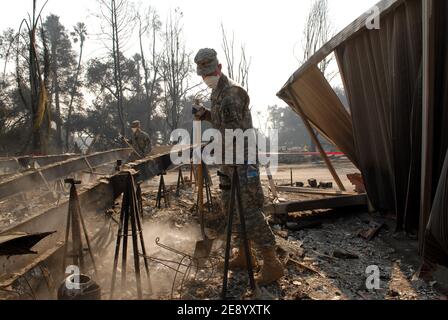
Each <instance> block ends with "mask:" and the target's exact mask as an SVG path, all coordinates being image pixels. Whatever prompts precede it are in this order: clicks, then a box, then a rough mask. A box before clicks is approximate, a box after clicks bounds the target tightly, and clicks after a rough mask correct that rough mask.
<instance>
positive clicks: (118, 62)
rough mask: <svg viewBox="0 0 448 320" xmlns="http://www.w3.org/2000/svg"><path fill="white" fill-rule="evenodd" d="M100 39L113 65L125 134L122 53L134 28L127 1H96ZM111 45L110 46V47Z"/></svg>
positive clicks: (119, 109) (130, 8) (116, 92)
mask: <svg viewBox="0 0 448 320" xmlns="http://www.w3.org/2000/svg"><path fill="white" fill-rule="evenodd" d="M98 1H99V3H100V11H101V13H100V15H99V17H100V18H101V19H102V21H103V24H102V25H101V29H102V37H105V38H106V41H105V46H106V48H107V49H108V50H109V53H110V56H111V57H112V60H113V64H114V85H115V92H114V96H115V98H116V100H117V112H118V118H119V121H120V127H121V134H122V135H123V136H124V135H125V133H126V119H125V113H124V86H123V77H122V68H123V58H124V55H123V51H124V48H125V47H126V44H127V41H129V39H131V36H132V33H133V31H134V27H135V15H134V13H133V10H132V7H131V5H130V4H129V1H128V0H98ZM111 44H112V46H111Z"/></svg>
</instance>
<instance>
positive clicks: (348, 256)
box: [333, 249, 359, 260]
mask: <svg viewBox="0 0 448 320" xmlns="http://www.w3.org/2000/svg"><path fill="white" fill-rule="evenodd" d="M333 257H335V258H338V259H344V260H356V259H359V256H358V255H357V254H355V253H352V252H349V251H347V250H340V249H336V250H334V251H333Z"/></svg>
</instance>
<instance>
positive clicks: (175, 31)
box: [160, 9, 193, 130]
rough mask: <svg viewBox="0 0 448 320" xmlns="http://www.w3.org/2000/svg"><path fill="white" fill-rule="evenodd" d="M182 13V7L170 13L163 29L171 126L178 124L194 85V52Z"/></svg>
mask: <svg viewBox="0 0 448 320" xmlns="http://www.w3.org/2000/svg"><path fill="white" fill-rule="evenodd" d="M182 17H183V13H182V12H181V11H180V10H179V9H176V10H175V11H174V13H170V15H169V17H168V19H167V22H166V25H165V31H164V33H163V41H164V51H163V55H162V61H161V68H160V76H161V77H162V80H163V87H164V91H165V102H164V104H163V107H162V111H163V113H164V115H165V116H166V121H167V124H168V127H169V129H171V130H175V129H177V128H178V126H179V121H180V118H181V115H182V108H183V104H184V102H185V99H186V97H187V94H188V92H189V91H190V90H192V89H193V87H189V78H190V74H191V71H192V65H191V59H190V57H191V54H190V53H188V52H187V51H186V49H185V43H184V40H183V28H182V24H181V22H182Z"/></svg>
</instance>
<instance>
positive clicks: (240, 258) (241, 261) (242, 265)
mask: <svg viewBox="0 0 448 320" xmlns="http://www.w3.org/2000/svg"><path fill="white" fill-rule="evenodd" d="M249 251H250V259H251V261H252V268H253V269H257V268H258V262H257V258H256V257H255V255H254V253H253V252H252V246H251V244H250V242H249ZM229 269H230V270H238V269H247V257H246V250H245V249H244V245H243V244H241V245H240V247H239V249H238V254H237V255H236V257H235V258H233V259H232V260H230V264H229Z"/></svg>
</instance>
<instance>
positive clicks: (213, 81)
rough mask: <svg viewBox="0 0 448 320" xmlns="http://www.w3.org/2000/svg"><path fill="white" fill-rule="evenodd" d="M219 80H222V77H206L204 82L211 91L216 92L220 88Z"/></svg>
mask: <svg viewBox="0 0 448 320" xmlns="http://www.w3.org/2000/svg"><path fill="white" fill-rule="evenodd" d="M219 79H221V77H220V76H211V77H206V78H205V79H204V82H205V84H206V85H207V86H208V87H209V88H210V89H213V90H215V89H216V88H217V87H218V83H219Z"/></svg>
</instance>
